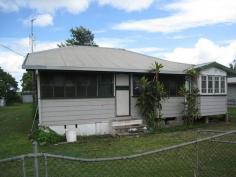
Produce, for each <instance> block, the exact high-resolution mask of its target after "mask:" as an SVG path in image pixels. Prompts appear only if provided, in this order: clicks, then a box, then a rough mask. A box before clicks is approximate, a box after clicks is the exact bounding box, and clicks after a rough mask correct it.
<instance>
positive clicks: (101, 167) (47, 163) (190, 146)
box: [0, 131, 236, 177]
mask: <svg viewBox="0 0 236 177" xmlns="http://www.w3.org/2000/svg"><path fill="white" fill-rule="evenodd" d="M209 135H210V137H209ZM126 176H127V177H154V176H157V177H235V176H236V131H230V132H215V131H199V132H198V136H197V140H195V141H191V142H186V143H182V144H179V145H174V146H171V147H166V148H162V149H158V150H154V151H149V152H145V153H141V154H135V155H130V156H121V157H111V158H95V159H86V158H77V157H69V156H61V155H53V154H47V153H37V152H35V153H32V154H26V155H22V156H17V157H13V158H9V159H3V160H0V177H126Z"/></svg>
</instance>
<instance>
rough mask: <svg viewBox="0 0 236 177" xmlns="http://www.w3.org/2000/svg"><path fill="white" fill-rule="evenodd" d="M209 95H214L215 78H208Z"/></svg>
mask: <svg viewBox="0 0 236 177" xmlns="http://www.w3.org/2000/svg"><path fill="white" fill-rule="evenodd" d="M208 93H213V77H212V76H208Z"/></svg>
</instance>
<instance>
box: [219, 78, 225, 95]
mask: <svg viewBox="0 0 236 177" xmlns="http://www.w3.org/2000/svg"><path fill="white" fill-rule="evenodd" d="M220 87H221V93H225V77H221V81H220Z"/></svg>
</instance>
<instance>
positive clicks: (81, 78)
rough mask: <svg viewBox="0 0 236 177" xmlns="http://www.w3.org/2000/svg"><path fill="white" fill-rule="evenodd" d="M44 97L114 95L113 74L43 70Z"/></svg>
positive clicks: (42, 87) (42, 88)
mask: <svg viewBox="0 0 236 177" xmlns="http://www.w3.org/2000/svg"><path fill="white" fill-rule="evenodd" d="M41 96H42V98H96V97H113V74H112V73H105V74H104V73H91V72H68V73H67V72H63V73H62V72H60V73H59V72H42V73H41Z"/></svg>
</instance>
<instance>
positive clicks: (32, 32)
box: [30, 18, 36, 53]
mask: <svg viewBox="0 0 236 177" xmlns="http://www.w3.org/2000/svg"><path fill="white" fill-rule="evenodd" d="M35 20H36V18H32V19H31V20H30V22H31V34H30V38H31V52H32V53H33V52H34V21H35Z"/></svg>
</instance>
